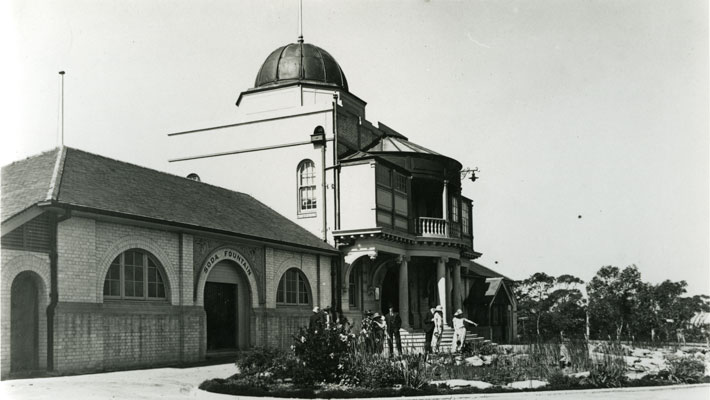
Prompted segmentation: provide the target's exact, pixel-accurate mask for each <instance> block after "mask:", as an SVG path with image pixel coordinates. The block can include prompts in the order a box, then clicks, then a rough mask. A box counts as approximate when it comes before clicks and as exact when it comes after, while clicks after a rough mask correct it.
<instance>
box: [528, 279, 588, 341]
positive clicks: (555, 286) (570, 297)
mask: <svg viewBox="0 0 710 400" xmlns="http://www.w3.org/2000/svg"><path fill="white" fill-rule="evenodd" d="M583 283H584V281H582V280H581V279H579V278H577V277H575V276H572V275H568V274H564V275H560V276H559V277H557V278H555V277H553V276H550V275H547V274H545V273H542V272H538V273H535V274H533V275H532V276H530V277H529V278H527V279H525V280H522V281H519V282H517V283H516V287H515V293H516V298H517V303H518V312H519V314H521V315H522V316H523V318H526V317H528V318H530V319H532V320H534V321H535V324H534V331H533V326H532V324H528V325H525V324H521V325H522V327H523V328H524V329H523V334H524V335H526V336H531V335H533V334H534V335H536V336H538V337H546V338H550V337H555V336H557V335H560V334H562V332H567V333H568V334H569V333H571V334H574V333H581V332H582V330H583V327H584V320H585V313H586V307H585V304H586V301H585V299H584V296H583V294H582V292H581V290H580V289H579V285H581V284H583Z"/></svg>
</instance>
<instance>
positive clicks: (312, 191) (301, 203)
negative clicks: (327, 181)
mask: <svg viewBox="0 0 710 400" xmlns="http://www.w3.org/2000/svg"><path fill="white" fill-rule="evenodd" d="M317 205H318V204H317V200H316V166H315V164H314V163H313V161H311V160H303V161H301V163H300V164H298V212H299V213H314V212H315V211H316V207H317Z"/></svg>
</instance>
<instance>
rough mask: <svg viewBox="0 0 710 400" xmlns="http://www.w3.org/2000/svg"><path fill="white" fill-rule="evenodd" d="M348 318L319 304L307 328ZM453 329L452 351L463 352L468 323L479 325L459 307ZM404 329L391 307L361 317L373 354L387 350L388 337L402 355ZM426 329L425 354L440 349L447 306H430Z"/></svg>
mask: <svg viewBox="0 0 710 400" xmlns="http://www.w3.org/2000/svg"><path fill="white" fill-rule="evenodd" d="M344 321H345V317H344V316H342V315H339V314H338V313H336V312H335V311H334V310H332V309H331V308H330V306H328V307H325V308H324V309H323V310H321V309H320V307H314V308H313V314H312V315H311V317H310V320H309V323H308V327H309V329H312V330H314V331H316V332H317V331H319V330H322V329H327V328H329V327H331V326H333V324H335V325H340V324H345V323H347V322H344ZM451 322H452V326H453V328H454V337H453V340H452V341H451V352H452V353H458V352H460V351H461V348H462V347H463V345H464V343H465V341H466V323H469V324H471V325H474V326H478V324H476V323H475V322H473V321H471V320H470V319H468V318H464V316H463V311H461V309H458V310H456V312H455V313H454V317H453V319H452V320H451ZM400 328H402V318H401V317H400V315H399V313H398V312H397V311H396V310H395V309H394V307H392V306H390V307H389V312H388V313H387V314H386V315H381V314H380V313H374V314H373V313H372V312H371V311H368V312H367V313H366V314H365V318H363V320H362V325H361V332H360V333H361V337H362V340H363V342H364V344H365V347H366V349H367V351H369V352H372V353H382V352H383V351H384V343H385V338H386V339H387V344H388V348H389V354H390V356H392V355H394V348H395V346H396V348H397V352H398V353H399V354H402V338H401V336H400V333H399V330H400ZM424 332H425V334H426V335H425V343H424V352H425V353H426V354H429V353H432V352H436V353H438V352H439V351H440V349H439V347H440V344H441V337H442V335H443V334H444V308H443V307H442V306H441V305H437V306H436V307H434V308H431V309H429V311H428V312H427V314H426V316H425V317H424Z"/></svg>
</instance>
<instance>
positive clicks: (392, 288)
mask: <svg viewBox="0 0 710 400" xmlns="http://www.w3.org/2000/svg"><path fill="white" fill-rule="evenodd" d="M381 286H382V294H381V300H382V301H381V302H380V305H381V307H380V308H381V312H382V314H383V315H384V314H387V313H388V312H389V307H390V306H392V307H394V309H395V310H398V311H399V270H398V268H396V267H393V266H391V265H390V266H388V267H387V271H386V272H385V276H384V277H383V278H382V284H381Z"/></svg>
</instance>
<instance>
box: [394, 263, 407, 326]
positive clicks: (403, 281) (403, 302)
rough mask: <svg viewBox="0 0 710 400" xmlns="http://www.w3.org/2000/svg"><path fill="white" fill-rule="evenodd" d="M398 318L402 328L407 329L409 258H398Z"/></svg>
mask: <svg viewBox="0 0 710 400" xmlns="http://www.w3.org/2000/svg"><path fill="white" fill-rule="evenodd" d="M397 261H398V262H399V316H400V317H401V318H402V328H404V329H409V256H399V258H398V259H397Z"/></svg>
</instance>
